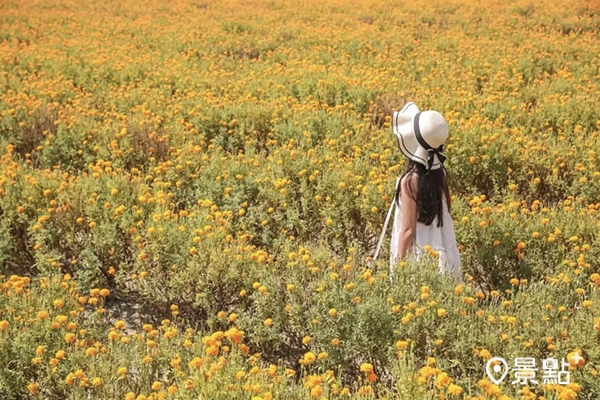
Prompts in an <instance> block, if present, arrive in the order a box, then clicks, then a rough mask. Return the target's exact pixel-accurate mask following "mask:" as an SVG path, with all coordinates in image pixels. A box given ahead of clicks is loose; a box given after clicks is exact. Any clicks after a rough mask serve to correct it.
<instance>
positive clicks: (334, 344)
mask: <svg viewBox="0 0 600 400" xmlns="http://www.w3.org/2000/svg"><path fill="white" fill-rule="evenodd" d="M597 329H598V331H600V318H599V319H598V328H597ZM331 345H332V346H339V345H340V339H338V338H333V339H331Z"/></svg>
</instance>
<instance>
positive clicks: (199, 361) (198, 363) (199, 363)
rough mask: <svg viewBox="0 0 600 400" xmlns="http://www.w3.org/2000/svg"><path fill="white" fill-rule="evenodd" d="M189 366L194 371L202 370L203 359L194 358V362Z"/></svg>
mask: <svg viewBox="0 0 600 400" xmlns="http://www.w3.org/2000/svg"><path fill="white" fill-rule="evenodd" d="M188 366H189V367H190V368H191V369H193V368H200V367H201V366H202V359H201V358H200V357H194V358H192V360H191V361H190V362H189V363H188Z"/></svg>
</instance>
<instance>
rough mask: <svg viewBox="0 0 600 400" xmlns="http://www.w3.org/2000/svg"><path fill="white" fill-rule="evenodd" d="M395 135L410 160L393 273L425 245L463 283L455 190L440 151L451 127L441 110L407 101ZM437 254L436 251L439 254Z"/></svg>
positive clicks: (399, 188) (399, 195)
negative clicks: (452, 207) (454, 212)
mask: <svg viewBox="0 0 600 400" xmlns="http://www.w3.org/2000/svg"><path fill="white" fill-rule="evenodd" d="M393 128H394V134H395V135H396V137H397V138H398V145H399V146H400V150H401V151H402V153H403V154H404V155H405V156H406V157H407V158H408V160H409V161H408V165H407V167H406V171H405V172H404V174H403V175H402V177H401V178H399V179H398V181H397V182H396V194H395V198H394V201H395V203H396V210H395V212H394V224H393V228H392V239H391V249H390V252H391V254H390V275H391V274H393V271H394V266H395V265H397V264H398V262H399V261H400V260H402V259H406V258H413V259H419V258H420V257H421V256H422V255H423V254H424V253H425V251H426V246H430V247H431V250H430V251H434V252H436V253H437V254H438V257H439V258H438V266H439V271H440V273H450V274H452V275H453V277H454V279H455V281H457V282H461V281H462V276H461V273H460V255H459V252H458V246H457V243H456V237H455V233H454V223H453V221H452V219H451V217H450V202H451V200H450V192H449V189H448V180H447V174H446V170H445V168H444V165H443V163H444V161H445V159H446V157H445V156H444V155H443V154H442V153H441V151H442V149H443V146H444V143H445V141H446V139H447V138H448V124H447V123H446V121H445V119H444V117H443V116H442V115H441V114H440V113H438V112H437V111H432V110H429V111H423V112H421V111H420V110H419V108H418V107H417V106H416V105H415V104H414V103H412V102H411V103H408V104H406V105H405V106H404V108H403V109H402V111H400V112H398V111H396V112H394V115H393ZM434 254H435V253H434Z"/></svg>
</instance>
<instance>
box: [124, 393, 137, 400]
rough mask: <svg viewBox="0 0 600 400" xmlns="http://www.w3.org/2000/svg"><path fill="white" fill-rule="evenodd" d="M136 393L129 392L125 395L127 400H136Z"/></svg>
mask: <svg viewBox="0 0 600 400" xmlns="http://www.w3.org/2000/svg"><path fill="white" fill-rule="evenodd" d="M135 397H136V396H135V393H133V392H129V393H127V394H126V395H125V400H135Z"/></svg>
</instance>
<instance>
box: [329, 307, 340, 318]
mask: <svg viewBox="0 0 600 400" xmlns="http://www.w3.org/2000/svg"><path fill="white" fill-rule="evenodd" d="M337 313H338V312H337V310H336V309H335V308H331V309H330V310H329V316H330V317H335V316H336V315H337Z"/></svg>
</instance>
